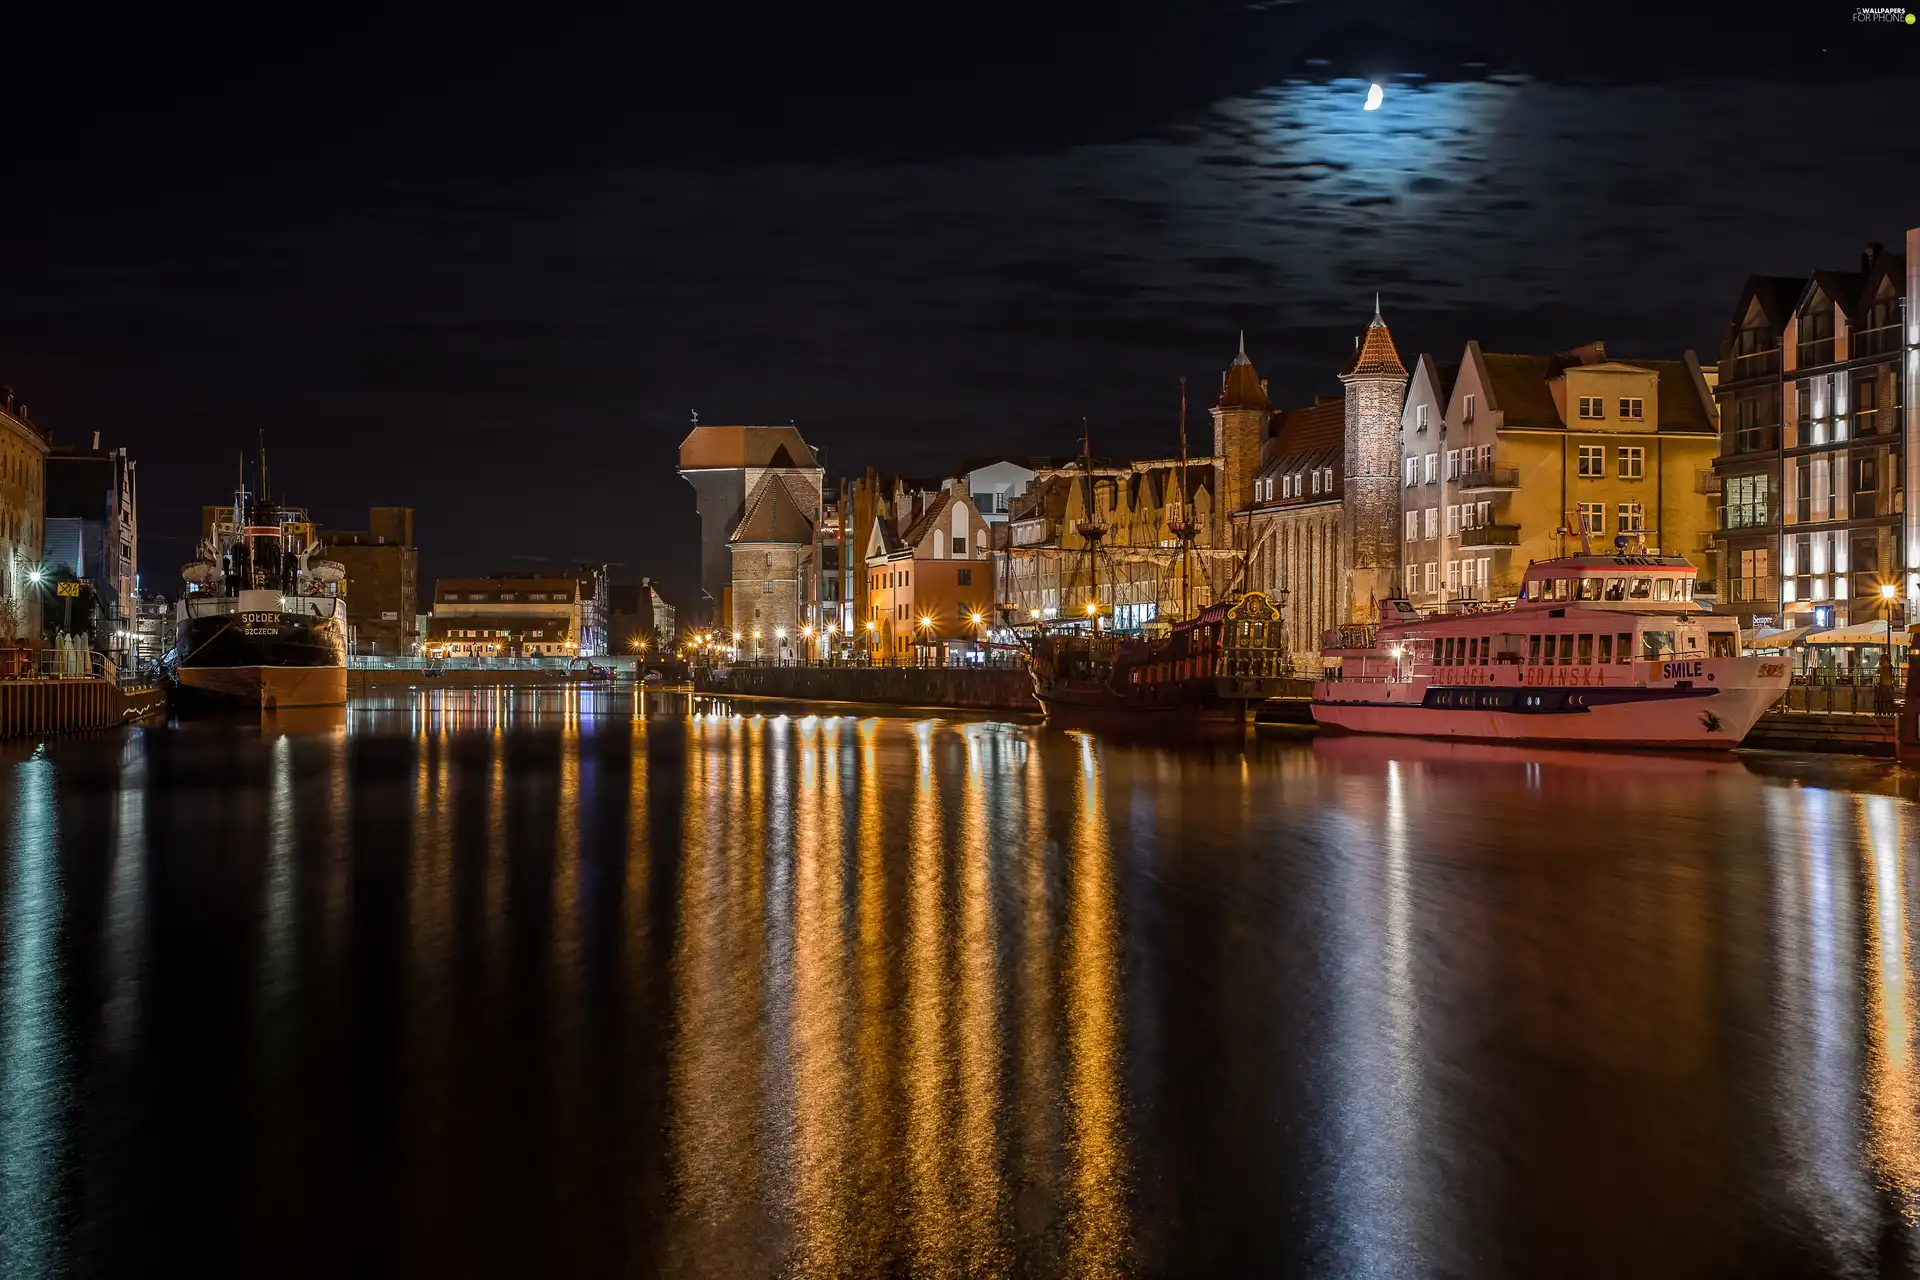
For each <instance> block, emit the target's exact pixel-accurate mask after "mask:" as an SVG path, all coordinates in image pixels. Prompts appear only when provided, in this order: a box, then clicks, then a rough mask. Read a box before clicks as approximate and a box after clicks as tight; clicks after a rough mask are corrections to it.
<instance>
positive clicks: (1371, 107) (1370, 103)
mask: <svg viewBox="0 0 1920 1280" xmlns="http://www.w3.org/2000/svg"><path fill="white" fill-rule="evenodd" d="M1386 96H1387V95H1386V91H1385V90H1384V89H1382V88H1381V87H1380V86H1379V85H1377V84H1370V85H1368V86H1367V107H1366V109H1367V110H1368V111H1378V110H1379V109H1380V99H1382V98H1384V97H1386Z"/></svg>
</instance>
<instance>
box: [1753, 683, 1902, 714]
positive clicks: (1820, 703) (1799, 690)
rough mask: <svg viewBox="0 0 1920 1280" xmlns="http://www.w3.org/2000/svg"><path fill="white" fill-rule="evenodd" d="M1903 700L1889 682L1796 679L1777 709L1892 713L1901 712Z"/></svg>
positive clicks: (1819, 712)
mask: <svg viewBox="0 0 1920 1280" xmlns="http://www.w3.org/2000/svg"><path fill="white" fill-rule="evenodd" d="M1901 701H1902V699H1901V698H1900V697H1898V696H1897V694H1896V693H1895V691H1894V689H1893V688H1892V686H1890V685H1884V684H1877V683H1874V684H1826V683H1822V682H1820V681H1815V682H1813V683H1811V684H1805V683H1800V682H1796V683H1794V684H1791V685H1788V686H1787V691H1786V693H1785V695H1783V696H1782V697H1781V699H1780V701H1779V702H1777V703H1775V704H1774V709H1775V710H1778V711H1806V712H1813V713H1815V714H1820V715H1852V716H1891V715H1897V714H1899V709H1900V703H1901Z"/></svg>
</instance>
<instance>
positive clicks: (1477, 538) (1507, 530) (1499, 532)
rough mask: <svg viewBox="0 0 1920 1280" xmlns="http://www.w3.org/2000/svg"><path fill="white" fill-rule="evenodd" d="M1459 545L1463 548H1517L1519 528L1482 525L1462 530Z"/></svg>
mask: <svg viewBox="0 0 1920 1280" xmlns="http://www.w3.org/2000/svg"><path fill="white" fill-rule="evenodd" d="M1460 545H1461V546H1463V547H1517V546H1519V545H1520V526H1519V525H1517V524H1482V525H1476V526H1474V527H1473V528H1471V529H1462V530H1461V531H1460Z"/></svg>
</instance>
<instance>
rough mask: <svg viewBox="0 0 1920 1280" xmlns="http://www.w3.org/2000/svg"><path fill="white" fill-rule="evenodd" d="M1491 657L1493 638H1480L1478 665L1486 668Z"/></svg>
mask: <svg viewBox="0 0 1920 1280" xmlns="http://www.w3.org/2000/svg"><path fill="white" fill-rule="evenodd" d="M1492 657H1493V637H1492V636H1481V637H1480V665H1481V666H1483V667H1484V666H1486V665H1487V663H1488V661H1490V660H1491V659H1492Z"/></svg>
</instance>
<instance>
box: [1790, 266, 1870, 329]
mask: <svg viewBox="0 0 1920 1280" xmlns="http://www.w3.org/2000/svg"><path fill="white" fill-rule="evenodd" d="M1865 279H1866V277H1865V276H1863V275H1862V274H1861V273H1860V272H1858V271H1816V272H1814V273H1813V276H1812V278H1811V279H1809V280H1808V281H1807V286H1806V288H1804V289H1802V290H1801V291H1800V297H1799V298H1798V299H1797V300H1796V301H1795V302H1794V310H1796V311H1798V310H1799V309H1800V308H1801V307H1804V306H1806V305H1807V303H1808V302H1810V301H1812V299H1813V291H1814V290H1815V289H1818V290H1820V292H1821V293H1824V294H1825V295H1826V296H1827V301H1828V302H1832V303H1837V304H1838V305H1839V307H1840V310H1841V311H1842V312H1843V313H1845V315H1846V317H1847V322H1848V323H1849V324H1852V323H1855V322H1857V321H1858V320H1859V319H1860V313H1861V306H1860V285H1861V283H1862V282H1863V281H1864V280H1865Z"/></svg>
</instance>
